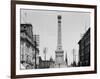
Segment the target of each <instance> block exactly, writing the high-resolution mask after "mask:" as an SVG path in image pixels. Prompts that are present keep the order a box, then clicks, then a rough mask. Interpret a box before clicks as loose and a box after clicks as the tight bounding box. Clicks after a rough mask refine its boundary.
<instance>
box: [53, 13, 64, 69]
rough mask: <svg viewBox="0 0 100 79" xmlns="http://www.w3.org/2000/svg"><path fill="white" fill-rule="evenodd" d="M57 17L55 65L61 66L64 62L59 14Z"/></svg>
mask: <svg viewBox="0 0 100 79" xmlns="http://www.w3.org/2000/svg"><path fill="white" fill-rule="evenodd" d="M57 19H58V39H57V49H56V51H55V57H56V58H55V59H56V61H55V65H56V67H61V66H62V65H63V64H64V51H63V50H62V39H61V38H62V37H61V36H62V35H61V15H58V16H57Z"/></svg>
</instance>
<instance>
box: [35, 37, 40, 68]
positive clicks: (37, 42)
mask: <svg viewBox="0 0 100 79" xmlns="http://www.w3.org/2000/svg"><path fill="white" fill-rule="evenodd" d="M34 43H35V69H37V64H38V63H37V55H38V53H39V49H38V47H37V46H39V35H34Z"/></svg>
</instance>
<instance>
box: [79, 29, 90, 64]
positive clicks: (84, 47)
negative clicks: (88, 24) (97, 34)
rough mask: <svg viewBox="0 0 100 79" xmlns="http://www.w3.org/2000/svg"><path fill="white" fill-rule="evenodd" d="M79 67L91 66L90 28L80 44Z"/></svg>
mask: <svg viewBox="0 0 100 79" xmlns="http://www.w3.org/2000/svg"><path fill="white" fill-rule="evenodd" d="M78 44H79V66H90V28H89V29H88V30H87V31H86V33H85V34H84V35H83V37H82V38H81V39H80V41H79V42H78Z"/></svg>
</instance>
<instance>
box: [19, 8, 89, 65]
mask: <svg viewBox="0 0 100 79" xmlns="http://www.w3.org/2000/svg"><path fill="white" fill-rule="evenodd" d="M20 12H21V13H20V15H21V19H20V21H21V23H31V24H32V26H33V35H34V34H37V35H39V36H40V39H39V42H40V43H39V50H40V53H39V55H40V56H41V57H42V59H44V53H43V50H44V48H47V52H46V59H47V60H49V59H50V57H52V58H53V59H54V60H55V50H56V49H57V33H58V32H57V30H58V19H57V16H58V15H61V17H62V19H61V22H62V23H61V31H62V49H63V51H64V57H65V55H66V53H67V58H68V64H71V63H72V62H73V52H72V50H73V49H75V53H76V61H77V62H78V51H79V47H78V42H79V40H80V39H81V38H82V35H83V34H84V33H85V32H86V30H87V29H88V28H89V27H90V13H84V12H70V11H51V10H34V9H21V10H20ZM64 59H65V58H64Z"/></svg>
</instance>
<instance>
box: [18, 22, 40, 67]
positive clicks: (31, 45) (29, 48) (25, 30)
mask: <svg viewBox="0 0 100 79" xmlns="http://www.w3.org/2000/svg"><path fill="white" fill-rule="evenodd" d="M35 42H36V40H34V39H33V27H32V25H31V24H21V25H20V62H21V65H20V69H33V68H35V67H36V58H37V54H38V53H39V49H38V48H36V44H35Z"/></svg>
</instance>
